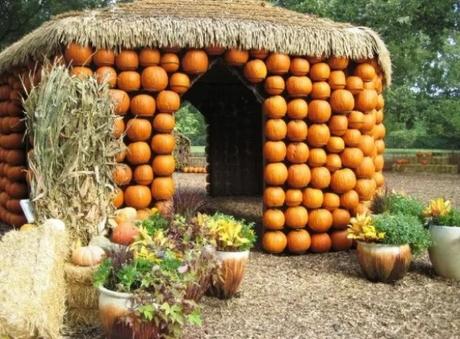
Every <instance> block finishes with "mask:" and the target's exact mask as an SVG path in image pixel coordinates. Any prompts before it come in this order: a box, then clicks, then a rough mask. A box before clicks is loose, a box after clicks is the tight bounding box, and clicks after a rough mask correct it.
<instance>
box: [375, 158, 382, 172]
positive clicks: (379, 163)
mask: <svg viewBox="0 0 460 339" xmlns="http://www.w3.org/2000/svg"><path fill="white" fill-rule="evenodd" d="M383 165H384V160H383V155H382V154H379V155H377V156H376V157H375V158H374V166H375V171H376V172H380V171H382V170H383Z"/></svg>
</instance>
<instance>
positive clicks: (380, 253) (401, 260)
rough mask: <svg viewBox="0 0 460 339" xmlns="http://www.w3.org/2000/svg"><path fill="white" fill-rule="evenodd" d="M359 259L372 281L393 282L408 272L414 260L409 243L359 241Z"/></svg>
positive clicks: (366, 274)
mask: <svg viewBox="0 0 460 339" xmlns="http://www.w3.org/2000/svg"><path fill="white" fill-rule="evenodd" d="M357 253H358V261H359V265H360V266H361V270H362V271H363V273H364V275H365V276H366V278H367V279H369V280H370V281H380V282H385V283H386V282H393V281H396V280H399V279H401V278H402V277H404V275H405V274H406V273H407V270H408V269H409V265H410V263H411V261H412V253H411V250H410V247H409V245H407V244H406V245H401V246H398V245H396V246H394V245H386V244H378V243H366V242H362V241H358V246H357Z"/></svg>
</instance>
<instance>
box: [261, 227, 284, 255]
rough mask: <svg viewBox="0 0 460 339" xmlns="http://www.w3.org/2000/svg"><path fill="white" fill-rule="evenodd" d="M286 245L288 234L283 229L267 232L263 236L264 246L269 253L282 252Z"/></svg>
mask: <svg viewBox="0 0 460 339" xmlns="http://www.w3.org/2000/svg"><path fill="white" fill-rule="evenodd" d="M286 245H287V239H286V236H285V235H284V233H283V232H281V231H273V232H265V233H264V235H263V237H262V247H263V249H264V250H265V251H266V252H268V253H273V254H279V253H282V252H283V251H284V249H285V248H286Z"/></svg>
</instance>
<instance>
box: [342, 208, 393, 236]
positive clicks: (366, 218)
mask: <svg viewBox="0 0 460 339" xmlns="http://www.w3.org/2000/svg"><path fill="white" fill-rule="evenodd" d="M347 236H348V238H349V239H355V240H363V241H378V240H382V239H383V238H384V237H385V233H383V232H377V229H376V228H375V226H374V225H373V220H372V217H371V216H370V215H369V214H358V215H357V216H356V217H355V218H351V220H350V224H349V225H348V230H347Z"/></svg>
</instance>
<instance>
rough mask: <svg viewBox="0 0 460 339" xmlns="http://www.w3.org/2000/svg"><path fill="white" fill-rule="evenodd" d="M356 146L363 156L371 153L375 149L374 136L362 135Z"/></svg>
mask: <svg viewBox="0 0 460 339" xmlns="http://www.w3.org/2000/svg"><path fill="white" fill-rule="evenodd" d="M358 147H359V149H360V150H361V151H362V152H363V154H364V155H365V156H370V155H372V154H373V153H374V150H375V143H374V138H373V137H371V136H370V135H362V136H361V140H360V142H359V144H358Z"/></svg>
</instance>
